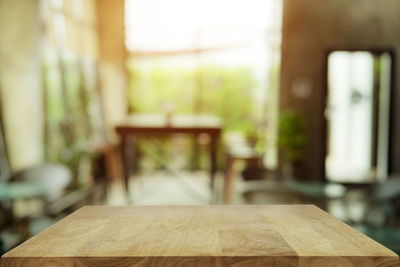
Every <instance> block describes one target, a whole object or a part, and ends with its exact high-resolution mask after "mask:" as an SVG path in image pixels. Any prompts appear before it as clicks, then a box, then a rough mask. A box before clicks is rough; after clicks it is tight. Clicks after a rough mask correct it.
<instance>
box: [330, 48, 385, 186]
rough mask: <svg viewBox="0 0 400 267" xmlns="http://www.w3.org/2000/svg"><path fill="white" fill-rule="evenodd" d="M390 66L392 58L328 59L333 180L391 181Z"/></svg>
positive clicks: (340, 55)
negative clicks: (389, 135)
mask: <svg viewBox="0 0 400 267" xmlns="http://www.w3.org/2000/svg"><path fill="white" fill-rule="evenodd" d="M390 62H391V58H390V55H389V54H388V53H380V54H377V53H372V52H365V51H360V52H348V51H336V52H332V53H331V54H330V55H329V57H328V95H327V97H328V99H327V108H326V112H325V116H326V119H327V156H326V160H325V172H326V173H325V175H326V178H327V179H328V180H330V181H336V182H372V181H376V180H378V179H385V177H386V176H387V164H388V156H387V155H388V131H389V127H388V125H389V102H390V101H389V100H390V97H389V95H390Z"/></svg>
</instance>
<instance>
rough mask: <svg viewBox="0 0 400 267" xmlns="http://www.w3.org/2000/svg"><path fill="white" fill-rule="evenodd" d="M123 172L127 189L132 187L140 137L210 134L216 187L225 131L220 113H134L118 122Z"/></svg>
mask: <svg viewBox="0 0 400 267" xmlns="http://www.w3.org/2000/svg"><path fill="white" fill-rule="evenodd" d="M115 131H116V133H117V134H118V135H119V140H120V147H121V156H122V162H123V173H124V174H123V175H124V180H125V185H126V189H127V190H129V177H130V172H131V169H132V168H131V166H132V164H133V163H136V164H137V161H138V155H137V146H136V143H137V138H138V137H142V138H143V137H147V138H149V137H159V136H166V135H174V134H184V135H189V136H194V137H198V136H199V135H201V134H205V135H207V136H208V137H209V139H210V141H209V146H208V148H209V153H208V155H209V160H210V170H209V177H210V187H211V189H213V188H214V177H215V173H216V171H217V156H218V151H217V150H218V143H219V138H220V136H221V132H222V122H221V119H220V118H219V117H218V116H215V115H210V114H173V115H172V114H170V115H166V114H134V115H131V116H129V117H127V118H126V119H124V120H123V121H121V122H119V123H117V125H116V127H115Z"/></svg>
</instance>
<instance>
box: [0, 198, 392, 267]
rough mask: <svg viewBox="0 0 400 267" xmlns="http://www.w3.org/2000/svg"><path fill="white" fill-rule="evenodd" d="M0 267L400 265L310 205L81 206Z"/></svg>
mask: <svg viewBox="0 0 400 267" xmlns="http://www.w3.org/2000/svg"><path fill="white" fill-rule="evenodd" d="M1 263H2V265H1V266H338V267H339V266H340V267H346V266H363V267H367V266H385V267H388V266H399V259H398V256H397V255H396V254H395V253H393V252H392V251H390V250H388V249H386V248H385V247H383V246H381V245H379V244H378V243H376V242H374V241H373V240H371V239H369V238H368V237H366V236H364V235H362V234H360V233H359V232H357V231H356V230H354V229H352V228H351V227H349V226H347V225H345V224H344V223H342V222H340V221H339V220H337V219H334V218H333V217H331V216H330V215H328V214H327V213H325V212H323V211H322V210H320V209H318V208H317V207H315V206H312V205H305V206H301V205H293V206H280V205H271V206H181V207H178V206H177V207H141V206H136V207H84V208H82V209H80V210H79V211H77V212H75V213H73V214H72V215H70V216H68V217H66V218H65V219H64V220H62V221H60V222H59V223H57V224H55V225H53V226H51V227H50V228H49V229H47V230H46V231H44V232H42V233H40V234H39V235H37V236H35V237H33V238H31V239H30V240H28V241H26V242H25V243H23V244H22V245H20V246H19V247H17V248H15V249H13V250H11V251H10V252H8V253H6V254H5V255H4V256H3V257H2V259H1Z"/></svg>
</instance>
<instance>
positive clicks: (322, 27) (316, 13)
mask: <svg viewBox="0 0 400 267" xmlns="http://www.w3.org/2000/svg"><path fill="white" fill-rule="evenodd" d="M282 31H283V33H282V34H283V35H282V36H283V37H282V68H281V90H280V109H281V110H282V109H286V108H292V109H295V110H297V111H298V112H299V113H300V114H302V115H303V116H304V118H305V120H306V124H307V125H306V127H307V133H308V138H309V141H308V147H307V150H306V152H305V156H304V160H303V164H302V165H303V168H304V170H303V173H304V177H302V178H305V179H308V180H320V179H323V177H324V169H323V168H324V162H325V149H324V146H325V143H324V138H325V137H324V135H325V125H324V117H323V112H324V109H325V105H324V102H325V94H326V93H325V92H326V88H325V86H326V85H325V83H326V82H325V76H326V66H325V65H326V56H327V53H328V51H329V50H332V49H335V50H339V49H343V50H352V49H356V50H370V49H384V50H388V49H390V50H393V51H394V54H395V62H394V64H395V65H396V66H397V67H399V66H400V62H399V58H400V1H399V0H379V1H376V0H351V1H349V0H323V1H321V0H284V7H283V29H282ZM397 67H396V69H395V71H396V72H395V77H393V78H394V79H395V86H394V88H393V90H394V94H393V98H394V100H395V101H394V102H395V103H396V102H397V99H399V100H400V87H399V85H400V72H399V68H397ZM398 103H400V102H398ZM398 106H399V105H394V106H393V112H392V114H394V116H393V123H392V125H391V131H392V137H394V138H393V140H392V142H391V144H390V145H391V155H390V158H391V161H392V162H391V164H390V165H391V170H392V172H400V160H397V162H396V159H400V146H399V141H397V140H396V139H397V138H396V137H397V136H400V116H398V115H397V114H400V113H399V112H400V110H399V108H400V107H398Z"/></svg>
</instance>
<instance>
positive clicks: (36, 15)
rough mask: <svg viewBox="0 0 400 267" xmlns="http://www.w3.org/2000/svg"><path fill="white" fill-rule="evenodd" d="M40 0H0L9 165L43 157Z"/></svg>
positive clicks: (1, 91) (1, 93) (0, 69)
mask: <svg viewBox="0 0 400 267" xmlns="http://www.w3.org/2000/svg"><path fill="white" fill-rule="evenodd" d="M39 22H40V7H39V0H18V1H15V0H0V98H1V109H2V114H3V119H4V121H3V126H4V131H5V142H6V144H7V147H8V152H9V162H10V167H11V168H12V169H13V170H18V169H21V168H24V167H28V166H31V165H34V164H37V163H40V162H41V161H42V160H43V112H42V106H43V105H42V90H41V86H42V85H41V75H42V74H41V65H40V24H39Z"/></svg>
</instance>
